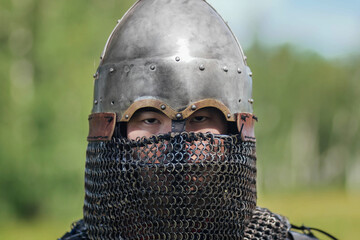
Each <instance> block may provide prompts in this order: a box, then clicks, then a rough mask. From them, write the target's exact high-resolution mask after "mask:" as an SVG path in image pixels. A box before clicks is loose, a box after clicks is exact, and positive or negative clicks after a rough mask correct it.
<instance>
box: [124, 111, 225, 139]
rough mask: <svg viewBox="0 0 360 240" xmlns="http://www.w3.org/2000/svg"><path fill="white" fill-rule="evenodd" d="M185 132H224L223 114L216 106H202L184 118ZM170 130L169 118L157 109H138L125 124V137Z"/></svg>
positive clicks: (148, 135)
mask: <svg viewBox="0 0 360 240" xmlns="http://www.w3.org/2000/svg"><path fill="white" fill-rule="evenodd" d="M185 130H186V131H187V132H202V133H206V132H210V133H213V134H226V132H227V124H226V120H225V119H224V116H223V114H222V113H221V112H220V111H219V110H217V109H216V108H203V109H200V110H198V111H196V112H195V113H193V114H192V115H191V116H190V117H189V118H188V119H187V120H186V128H185ZM170 131H171V119H170V118H168V117H167V116H166V115H165V114H163V113H162V112H160V111H157V110H149V109H140V110H139V111H137V112H136V113H135V114H134V115H133V117H132V118H131V119H130V121H129V122H128V125H127V137H128V138H129V139H136V138H137V137H150V136H151V135H158V134H163V133H168V132H170Z"/></svg>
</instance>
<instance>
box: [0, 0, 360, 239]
mask: <svg viewBox="0 0 360 240" xmlns="http://www.w3.org/2000/svg"><path fill="white" fill-rule="evenodd" d="M133 2H134V1H133V0H122V1H115V0H106V1H100V0H76V1H70V0H63V1H45V0H1V2H0V78H1V81H0V101H1V104H0V133H1V134H0V239H28V240H30V239H56V238H57V237H60V236H61V235H62V234H63V233H64V232H65V231H68V230H69V229H70V224H71V222H72V221H74V220H77V219H80V218H81V217H82V203H83V196H84V189H83V185H84V184H83V175H84V163H85V150H86V144H87V142H86V136H87V130H88V122H87V116H88V114H89V113H90V110H91V105H92V93H93V89H92V88H93V78H92V75H93V73H94V72H95V71H96V68H97V65H98V63H99V56H100V53H101V51H102V48H103V46H104V44H105V42H106V40H107V37H108V35H109V34H110V32H111V31H112V29H113V27H114V26H115V24H116V20H117V19H119V18H120V17H121V16H122V15H123V14H124V13H125V11H126V10H127V9H128V8H129V7H130V6H131V5H132V4H133ZM240 41H241V39H240ZM294 49H295V48H294V46H292V45H280V46H277V47H264V46H263V45H262V44H261V43H260V42H259V41H256V40H255V41H254V42H253V44H252V45H251V47H249V48H247V49H245V53H246V54H247V56H248V63H249V65H250V66H251V68H252V71H253V73H254V77H253V79H254V99H255V114H256V115H257V116H258V117H259V122H258V123H257V126H256V134H257V153H258V167H259V173H258V191H259V205H261V206H265V207H268V208H269V209H271V210H272V211H275V212H278V213H280V214H282V215H286V216H288V217H289V218H290V220H291V221H292V222H293V223H295V224H298V225H301V224H303V223H305V224H306V225H309V226H314V227H318V228H322V229H325V230H328V231H329V232H331V233H333V234H334V235H336V236H338V237H339V238H340V239H354V237H355V236H358V235H360V230H359V227H358V226H359V225H360V207H359V202H360V148H359V146H360V135H359V133H360V128H359V118H360V107H359V105H360V94H359V93H360V55H359V54H349V55H348V56H345V57H342V58H332V59H328V58H324V57H322V56H321V55H318V54H317V53H315V52H311V51H298V50H294Z"/></svg>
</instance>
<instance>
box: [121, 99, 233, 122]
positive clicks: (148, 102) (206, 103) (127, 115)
mask: <svg viewBox="0 0 360 240" xmlns="http://www.w3.org/2000/svg"><path fill="white" fill-rule="evenodd" d="M207 107H214V108H216V109H218V110H220V111H221V112H222V113H223V114H224V117H225V119H226V120H227V121H232V122H235V121H236V115H235V114H232V113H231V112H230V110H229V108H227V107H226V106H225V105H224V104H223V103H222V102H220V101H218V100H216V99H203V100H200V101H197V102H194V103H191V104H189V106H188V107H187V108H185V109H184V110H182V111H176V110H174V109H173V108H171V107H170V106H169V105H167V104H166V103H164V102H162V101H161V100H158V99H142V100H139V101H136V102H134V103H133V104H131V105H130V107H129V108H128V109H127V110H126V111H125V112H124V114H123V115H122V116H117V117H118V121H120V122H128V121H129V120H130V119H131V117H132V116H133V115H134V113H135V112H136V111H137V110H139V109H142V108H155V109H157V110H159V111H160V112H162V113H164V114H165V115H166V116H168V117H169V118H170V119H173V120H180V119H186V118H188V117H190V115H191V114H193V113H194V112H196V111H197V110H199V109H202V108H207ZM119 118H120V119H119Z"/></svg>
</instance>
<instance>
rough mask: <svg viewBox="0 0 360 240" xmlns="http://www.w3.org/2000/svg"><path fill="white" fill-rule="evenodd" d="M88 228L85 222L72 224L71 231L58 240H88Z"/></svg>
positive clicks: (80, 221)
mask: <svg viewBox="0 0 360 240" xmlns="http://www.w3.org/2000/svg"><path fill="white" fill-rule="evenodd" d="M88 239H89V238H88V237H87V233H86V227H85V224H84V221H83V220H79V221H77V222H75V223H73V224H72V226H71V231H70V232H67V233H65V234H64V236H62V237H61V238H59V239H58V240H88Z"/></svg>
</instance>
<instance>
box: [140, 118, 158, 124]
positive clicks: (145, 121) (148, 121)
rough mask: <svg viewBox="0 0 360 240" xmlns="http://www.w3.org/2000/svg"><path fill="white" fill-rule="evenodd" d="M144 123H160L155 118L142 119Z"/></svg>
mask: <svg viewBox="0 0 360 240" xmlns="http://www.w3.org/2000/svg"><path fill="white" fill-rule="evenodd" d="M142 121H143V122H144V123H146V124H157V123H160V121H159V120H158V119H156V118H147V119H144V120H142Z"/></svg>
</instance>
